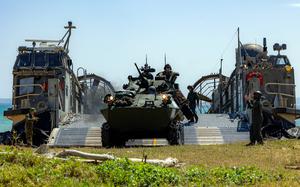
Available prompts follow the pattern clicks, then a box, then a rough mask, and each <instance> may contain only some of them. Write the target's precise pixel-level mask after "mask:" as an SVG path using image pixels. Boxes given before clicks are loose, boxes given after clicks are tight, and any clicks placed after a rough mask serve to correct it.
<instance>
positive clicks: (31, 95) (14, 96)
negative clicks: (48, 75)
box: [13, 84, 43, 108]
mask: <svg viewBox="0 0 300 187" xmlns="http://www.w3.org/2000/svg"><path fill="white" fill-rule="evenodd" d="M21 87H40V88H41V92H40V93H26V94H23V95H18V96H16V88H21ZM13 89H14V94H13V107H14V108H15V106H16V99H19V98H23V97H25V98H26V97H27V98H29V97H33V96H39V95H41V94H42V93H43V86H42V85H41V84H23V85H14V86H13Z"/></svg>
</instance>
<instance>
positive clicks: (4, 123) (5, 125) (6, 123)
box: [0, 103, 12, 132]
mask: <svg viewBox="0 0 300 187" xmlns="http://www.w3.org/2000/svg"><path fill="white" fill-rule="evenodd" d="M10 107H11V105H10V104H8V103H0V132H5V131H10V129H11V124H12V123H11V121H10V120H8V119H6V118H5V117H4V116H3V111H4V110H6V109H8V108H10Z"/></svg>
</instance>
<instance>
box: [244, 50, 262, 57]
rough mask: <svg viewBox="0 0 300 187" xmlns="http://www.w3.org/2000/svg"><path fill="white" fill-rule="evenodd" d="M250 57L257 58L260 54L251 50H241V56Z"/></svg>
mask: <svg viewBox="0 0 300 187" xmlns="http://www.w3.org/2000/svg"><path fill="white" fill-rule="evenodd" d="M248 55H249V56H250V57H256V56H257V55H258V52H257V51H255V50H251V49H242V50H241V56H248Z"/></svg>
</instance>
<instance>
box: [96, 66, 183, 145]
mask: <svg viewBox="0 0 300 187" xmlns="http://www.w3.org/2000/svg"><path fill="white" fill-rule="evenodd" d="M135 66H136V68H137V71H138V72H139V76H138V77H132V76H128V84H125V85H123V89H124V90H123V91H117V92H115V93H114V95H107V96H106V97H105V102H106V103H107V108H106V109H104V110H102V111H101V112H102V114H103V115H104V117H105V119H106V121H107V122H106V123H104V124H103V125H102V145H103V146H104V147H112V146H124V145H125V142H126V141H127V140H129V139H141V138H166V139H167V140H168V142H169V144H170V145H182V144H184V128H183V124H182V123H181V121H182V120H183V119H184V116H183V112H182V111H184V113H185V114H188V112H187V108H186V105H185V104H184V103H185V101H186V100H185V98H184V96H183V94H182V93H181V92H180V90H179V89H178V84H176V83H175V80H176V77H177V76H178V75H179V74H178V73H174V72H172V74H171V76H170V77H169V78H170V79H166V77H165V76H161V75H162V74H158V75H157V76H156V77H155V78H154V79H153V75H152V74H151V73H153V72H155V69H153V68H150V66H148V64H147V63H146V64H145V65H144V67H142V68H140V69H139V68H138V66H137V65H136V64H135Z"/></svg>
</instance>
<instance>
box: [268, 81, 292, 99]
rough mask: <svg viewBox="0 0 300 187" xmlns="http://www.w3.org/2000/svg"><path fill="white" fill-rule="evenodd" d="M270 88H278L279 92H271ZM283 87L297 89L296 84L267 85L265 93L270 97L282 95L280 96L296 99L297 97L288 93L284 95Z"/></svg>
mask: <svg viewBox="0 0 300 187" xmlns="http://www.w3.org/2000/svg"><path fill="white" fill-rule="evenodd" d="M270 86H278V88H277V89H276V90H278V91H277V92H274V91H269V90H268V89H269V87H270ZM281 87H292V88H294V87H296V85H295V84H289V83H275V82H274V83H266V84H265V87H264V89H265V92H266V93H267V94H269V95H280V96H285V97H290V98H295V95H292V94H288V93H283V92H281V90H282V89H281Z"/></svg>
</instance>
